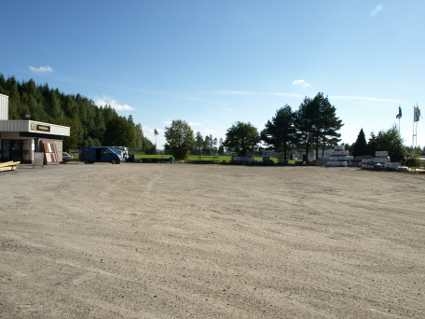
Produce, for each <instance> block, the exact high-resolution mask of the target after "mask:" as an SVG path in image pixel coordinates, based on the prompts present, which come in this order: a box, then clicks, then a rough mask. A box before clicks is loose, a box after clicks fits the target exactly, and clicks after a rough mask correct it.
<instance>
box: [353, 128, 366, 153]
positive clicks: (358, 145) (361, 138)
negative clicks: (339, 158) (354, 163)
mask: <svg viewBox="0 0 425 319" xmlns="http://www.w3.org/2000/svg"><path fill="white" fill-rule="evenodd" d="M351 152H352V154H353V156H365V155H368V154H369V149H368V146H367V142H366V136H365V134H364V132H363V129H361V130H360V132H359V135H358V136H357V140H356V142H355V143H354V144H353V146H352V150H351Z"/></svg>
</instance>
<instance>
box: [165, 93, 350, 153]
mask: <svg viewBox="0 0 425 319" xmlns="http://www.w3.org/2000/svg"><path fill="white" fill-rule="evenodd" d="M342 126H343V123H342V121H341V119H339V117H338V116H337V115H336V108H335V106H333V105H332V104H331V103H330V101H329V99H328V97H327V96H325V95H324V94H323V93H321V92H319V93H318V94H317V95H316V96H315V97H313V98H309V97H306V98H305V99H304V100H303V102H302V103H301V104H300V106H299V107H298V110H295V111H294V110H293V109H292V108H291V106H289V105H285V106H284V107H282V108H280V109H278V110H277V111H276V114H275V115H274V116H273V118H272V119H271V120H269V121H267V123H266V124H265V128H264V129H263V130H262V131H261V132H259V131H258V129H257V128H256V127H254V126H253V125H252V124H251V123H244V122H236V123H235V124H234V125H232V126H231V127H230V128H229V129H228V130H227V132H226V138H225V140H224V141H221V143H219V144H218V146H217V142H218V141H217V139H214V138H213V137H212V136H206V137H205V138H203V137H202V135H201V134H200V133H199V132H198V133H197V134H196V137H195V136H194V133H193V131H192V129H191V127H190V126H189V124H187V122H185V121H182V120H176V121H173V122H172V123H171V125H170V126H169V127H167V128H166V130H165V138H166V145H165V149H166V151H169V152H171V153H172V154H173V155H174V156H175V157H176V158H178V159H182V158H184V157H185V156H186V155H187V154H188V153H189V152H198V153H202V151H204V152H205V150H207V152H211V151H215V150H217V152H218V151H219V150H220V151H221V152H223V151H224V148H226V150H227V151H229V152H233V153H236V154H238V155H239V156H246V155H250V154H252V153H253V152H254V151H255V150H256V148H258V145H259V143H260V142H261V143H263V144H264V147H265V148H266V149H270V150H274V151H277V152H280V153H282V154H283V160H284V161H287V160H288V155H289V154H290V152H291V151H292V150H294V149H297V150H298V149H300V148H303V149H304V150H305V153H306V154H309V153H310V150H312V149H313V150H314V151H315V157H316V159H319V152H320V150H321V151H322V152H324V150H325V149H326V148H328V147H332V146H335V145H337V144H338V142H339V141H340V136H341V135H340V133H339V130H340V129H341V127H342Z"/></svg>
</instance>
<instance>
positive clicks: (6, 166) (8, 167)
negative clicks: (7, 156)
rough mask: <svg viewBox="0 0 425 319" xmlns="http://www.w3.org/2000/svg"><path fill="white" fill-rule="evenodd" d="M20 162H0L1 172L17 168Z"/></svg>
mask: <svg viewBox="0 0 425 319" xmlns="http://www.w3.org/2000/svg"><path fill="white" fill-rule="evenodd" d="M18 164H20V162H14V161H9V162H4V163H0V172H10V171H14V170H16V167H17V166H18Z"/></svg>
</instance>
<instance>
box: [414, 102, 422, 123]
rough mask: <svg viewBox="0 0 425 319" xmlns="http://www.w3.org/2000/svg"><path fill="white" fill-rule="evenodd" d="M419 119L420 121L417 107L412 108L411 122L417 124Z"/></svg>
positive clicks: (419, 111)
mask: <svg viewBox="0 0 425 319" xmlns="http://www.w3.org/2000/svg"><path fill="white" fill-rule="evenodd" d="M420 119H421V110H420V109H419V106H415V107H414V108H413V121H414V122H419V120H420Z"/></svg>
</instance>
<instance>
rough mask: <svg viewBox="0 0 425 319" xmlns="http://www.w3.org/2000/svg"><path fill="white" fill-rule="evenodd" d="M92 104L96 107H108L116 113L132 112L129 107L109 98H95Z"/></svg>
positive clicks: (131, 108)
mask: <svg viewBox="0 0 425 319" xmlns="http://www.w3.org/2000/svg"><path fill="white" fill-rule="evenodd" d="M94 103H95V104H96V105H97V106H98V107H106V106H110V107H111V108H113V109H114V110H116V111H117V112H132V111H134V107H132V106H131V105H128V104H126V103H121V102H118V101H117V100H115V99H112V98H109V97H101V98H96V99H95V100H94Z"/></svg>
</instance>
